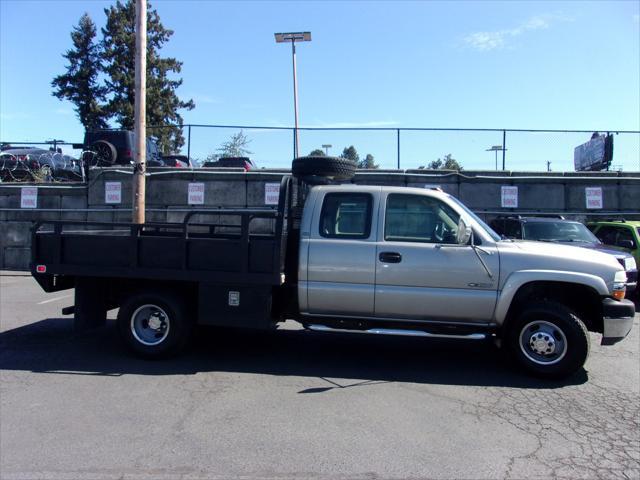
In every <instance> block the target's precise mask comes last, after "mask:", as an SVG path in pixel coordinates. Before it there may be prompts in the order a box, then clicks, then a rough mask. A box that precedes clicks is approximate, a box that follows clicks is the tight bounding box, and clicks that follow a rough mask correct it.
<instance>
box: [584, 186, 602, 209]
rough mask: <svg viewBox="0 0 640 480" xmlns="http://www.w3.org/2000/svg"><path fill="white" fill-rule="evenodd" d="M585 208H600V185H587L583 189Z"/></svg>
mask: <svg viewBox="0 0 640 480" xmlns="http://www.w3.org/2000/svg"><path fill="white" fill-rule="evenodd" d="M584 195H585V198H586V200H587V208H589V209H596V208H602V187H587V188H585V189H584Z"/></svg>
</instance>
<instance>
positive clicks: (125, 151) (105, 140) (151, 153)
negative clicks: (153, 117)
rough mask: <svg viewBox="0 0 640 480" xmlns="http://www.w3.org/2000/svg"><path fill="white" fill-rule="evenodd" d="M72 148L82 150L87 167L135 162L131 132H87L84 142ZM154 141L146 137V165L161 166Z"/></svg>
mask: <svg viewBox="0 0 640 480" xmlns="http://www.w3.org/2000/svg"><path fill="white" fill-rule="evenodd" d="M73 148H79V149H82V150H83V154H82V158H83V160H84V161H85V162H86V164H87V166H89V167H108V166H111V165H131V163H132V162H134V161H135V158H134V152H135V134H134V132H133V131H131V130H89V131H87V132H86V133H85V135H84V142H83V143H81V144H74V145H73ZM161 157H162V155H161V154H160V149H159V148H158V144H157V142H156V140H155V139H154V138H152V137H147V163H148V164H149V165H152V164H154V163H155V164H162V159H161Z"/></svg>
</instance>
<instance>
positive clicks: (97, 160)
mask: <svg viewBox="0 0 640 480" xmlns="http://www.w3.org/2000/svg"><path fill="white" fill-rule="evenodd" d="M90 150H92V151H93V152H95V155H94V158H93V160H92V163H91V166H96V165H97V166H108V165H113V164H114V163H116V159H117V158H118V151H117V150H116V147H114V146H113V144H112V143H109V142H107V141H106V140H98V141H97V142H95V143H93V144H92V145H91V148H90Z"/></svg>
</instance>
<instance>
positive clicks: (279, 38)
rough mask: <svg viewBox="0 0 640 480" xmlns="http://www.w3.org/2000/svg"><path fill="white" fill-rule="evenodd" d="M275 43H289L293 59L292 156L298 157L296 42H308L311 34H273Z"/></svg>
mask: <svg viewBox="0 0 640 480" xmlns="http://www.w3.org/2000/svg"><path fill="white" fill-rule="evenodd" d="M274 36H275V37H276V43H291V55H292V57H293V114H294V117H295V130H294V143H293V156H294V158H295V157H297V156H298V143H299V138H298V77H297V75H296V42H310V41H311V32H287V33H274Z"/></svg>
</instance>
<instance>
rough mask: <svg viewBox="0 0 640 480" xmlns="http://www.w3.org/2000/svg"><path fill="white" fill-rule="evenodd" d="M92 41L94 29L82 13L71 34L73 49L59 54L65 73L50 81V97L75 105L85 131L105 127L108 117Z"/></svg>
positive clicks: (99, 62)
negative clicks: (62, 60)
mask: <svg viewBox="0 0 640 480" xmlns="http://www.w3.org/2000/svg"><path fill="white" fill-rule="evenodd" d="M95 38H96V26H95V24H94V23H93V21H92V20H91V18H90V17H89V15H88V14H87V13H85V14H84V15H82V17H80V21H79V22H78V25H77V26H75V27H73V31H72V32H71V41H72V42H73V48H71V49H70V50H67V53H65V54H63V55H62V56H63V57H64V58H66V59H67V60H68V62H69V63H68V65H67V67H66V70H67V71H66V73H64V74H62V75H58V76H57V77H55V78H54V79H53V81H52V82H51V86H52V87H53V92H52V95H53V96H54V97H57V98H58V99H60V100H68V101H70V102H71V103H72V104H73V105H74V110H75V112H76V114H77V115H78V119H79V120H80V123H82V125H83V126H84V128H85V129H86V130H93V129H99V128H107V126H108V124H107V120H108V117H109V114H108V112H106V111H105V109H104V105H103V102H104V100H105V94H106V88H105V87H104V85H101V84H100V83H99V81H98V75H99V74H100V72H101V70H102V63H101V59H100V47H99V46H98V44H97V43H96V42H95Z"/></svg>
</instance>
